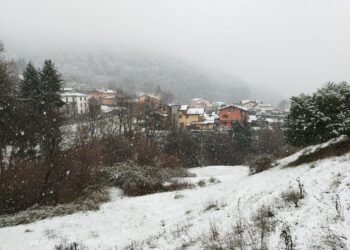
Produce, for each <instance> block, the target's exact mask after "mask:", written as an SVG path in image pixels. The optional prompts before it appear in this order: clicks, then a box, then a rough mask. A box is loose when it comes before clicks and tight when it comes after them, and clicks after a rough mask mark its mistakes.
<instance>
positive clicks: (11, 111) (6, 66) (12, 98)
mask: <svg viewBox="0 0 350 250" xmlns="http://www.w3.org/2000/svg"><path fill="white" fill-rule="evenodd" d="M1 48H3V47H2V44H0V53H1V51H2V49H1ZM0 56H1V55H0ZM17 83H18V77H17V72H16V69H15V67H14V65H13V63H11V62H8V61H6V60H4V59H3V58H1V57H0V89H1V91H0V166H1V163H2V157H3V154H2V153H3V150H4V149H5V147H6V145H9V144H11V145H12V144H14V143H15V141H16V140H17V138H18V136H19V135H20V131H19V130H18V127H17V125H16V123H17V121H16V120H17V119H19V118H20V117H19V112H18V109H19V105H18V96H17V89H16V88H17Z"/></svg>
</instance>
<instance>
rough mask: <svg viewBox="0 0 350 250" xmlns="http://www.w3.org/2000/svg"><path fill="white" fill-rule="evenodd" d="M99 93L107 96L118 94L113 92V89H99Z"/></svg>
mask: <svg viewBox="0 0 350 250" xmlns="http://www.w3.org/2000/svg"><path fill="white" fill-rule="evenodd" d="M97 91H98V92H101V93H105V94H116V93H117V92H115V91H114V90H111V89H98V90H97Z"/></svg>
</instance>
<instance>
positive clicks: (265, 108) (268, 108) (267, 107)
mask: <svg viewBox="0 0 350 250" xmlns="http://www.w3.org/2000/svg"><path fill="white" fill-rule="evenodd" d="M253 109H254V110H255V111H257V112H261V113H268V112H272V111H274V110H275V107H274V106H272V105H271V104H269V103H259V104H258V105H256V106H255V107H254V108H253Z"/></svg>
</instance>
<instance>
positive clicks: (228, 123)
mask: <svg viewBox="0 0 350 250" xmlns="http://www.w3.org/2000/svg"><path fill="white" fill-rule="evenodd" d="M246 119H248V110H247V109H245V108H243V107H240V106H237V105H233V104H231V105H228V106H225V107H222V108H221V109H220V128H222V129H230V128H232V123H233V122H235V121H244V120H246Z"/></svg>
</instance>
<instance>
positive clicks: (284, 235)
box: [280, 223, 295, 250]
mask: <svg viewBox="0 0 350 250" xmlns="http://www.w3.org/2000/svg"><path fill="white" fill-rule="evenodd" d="M280 238H281V244H282V245H283V249H285V250H293V249H294V248H295V246H294V243H293V237H292V233H291V230H290V226H289V225H288V223H283V225H282V228H281V233H280Z"/></svg>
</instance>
